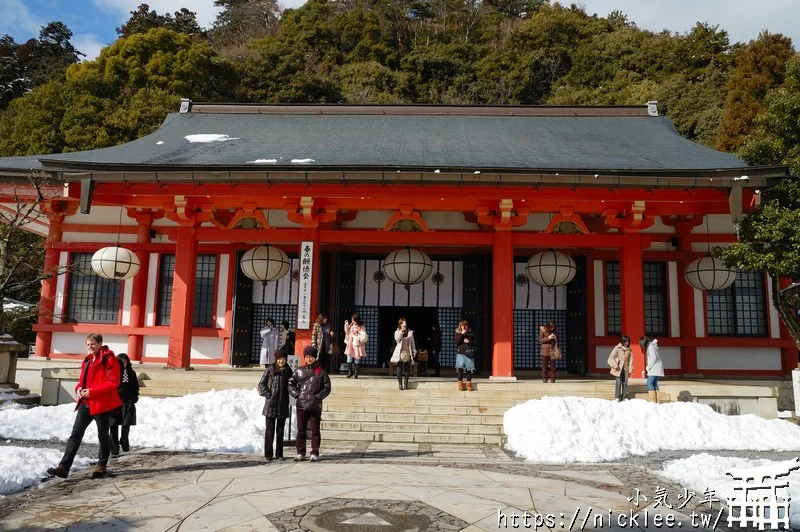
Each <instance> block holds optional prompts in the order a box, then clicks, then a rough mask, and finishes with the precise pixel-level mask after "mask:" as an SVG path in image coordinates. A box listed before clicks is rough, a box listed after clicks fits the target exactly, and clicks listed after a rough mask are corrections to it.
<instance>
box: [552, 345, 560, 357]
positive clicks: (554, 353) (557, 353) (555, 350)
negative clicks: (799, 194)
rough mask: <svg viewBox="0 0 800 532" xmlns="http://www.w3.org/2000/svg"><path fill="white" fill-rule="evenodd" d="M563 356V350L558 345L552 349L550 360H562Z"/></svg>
mask: <svg viewBox="0 0 800 532" xmlns="http://www.w3.org/2000/svg"><path fill="white" fill-rule="evenodd" d="M561 356H562V354H561V348H559V347H558V346H557V345H554V346H553V347H551V348H550V360H561Z"/></svg>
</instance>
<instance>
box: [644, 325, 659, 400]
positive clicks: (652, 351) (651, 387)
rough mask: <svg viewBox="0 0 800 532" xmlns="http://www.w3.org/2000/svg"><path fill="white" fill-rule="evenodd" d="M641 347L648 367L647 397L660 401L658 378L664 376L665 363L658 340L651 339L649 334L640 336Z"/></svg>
mask: <svg viewBox="0 0 800 532" xmlns="http://www.w3.org/2000/svg"><path fill="white" fill-rule="evenodd" d="M639 347H641V348H642V351H643V352H644V354H645V367H646V369H647V399H648V400H649V401H651V402H653V403H658V390H659V388H658V380H659V379H660V378H661V377H663V376H664V364H663V362H661V354H660V353H659V352H658V340H651V339H650V338H648V337H647V336H642V337H641V338H639Z"/></svg>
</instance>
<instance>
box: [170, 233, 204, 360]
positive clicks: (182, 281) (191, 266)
mask: <svg viewBox="0 0 800 532" xmlns="http://www.w3.org/2000/svg"><path fill="white" fill-rule="evenodd" d="M196 232H197V229H196V228H195V227H194V225H193V224H192V225H190V224H186V225H181V226H180V227H179V228H178V231H177V233H178V236H177V241H176V245H175V273H174V274H173V282H172V311H171V312H170V318H169V320H170V328H169V344H168V349H167V367H170V368H188V367H189V365H190V357H191V351H192V319H193V317H194V288H195V277H196V273H197V239H196V238H195V233H196Z"/></svg>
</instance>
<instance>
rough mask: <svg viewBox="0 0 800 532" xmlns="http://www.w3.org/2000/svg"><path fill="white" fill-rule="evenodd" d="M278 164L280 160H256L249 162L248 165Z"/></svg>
mask: <svg viewBox="0 0 800 532" xmlns="http://www.w3.org/2000/svg"><path fill="white" fill-rule="evenodd" d="M277 162H278V159H256V160H255V161H247V164H270V163H277Z"/></svg>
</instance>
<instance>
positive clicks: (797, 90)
mask: <svg viewBox="0 0 800 532" xmlns="http://www.w3.org/2000/svg"><path fill="white" fill-rule="evenodd" d="M739 155H740V156H741V157H742V158H743V159H744V160H745V161H747V162H748V164H758V165H770V164H786V165H788V166H789V169H790V171H791V172H792V173H793V174H794V175H800V54H796V55H795V56H794V57H793V58H792V59H791V60H789V62H788V63H787V64H786V78H785V79H784V82H783V84H782V85H781V86H780V87H778V88H776V89H774V90H772V91H771V92H770V93H769V94H768V95H767V97H766V98H765V99H764V111H763V112H762V113H761V114H760V115H759V116H758V117H757V118H756V120H755V127H754V128H753V131H752V132H751V134H750V135H749V136H748V137H747V138H746V139H745V141H744V145H743V146H742V149H741V150H740V151H739Z"/></svg>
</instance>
